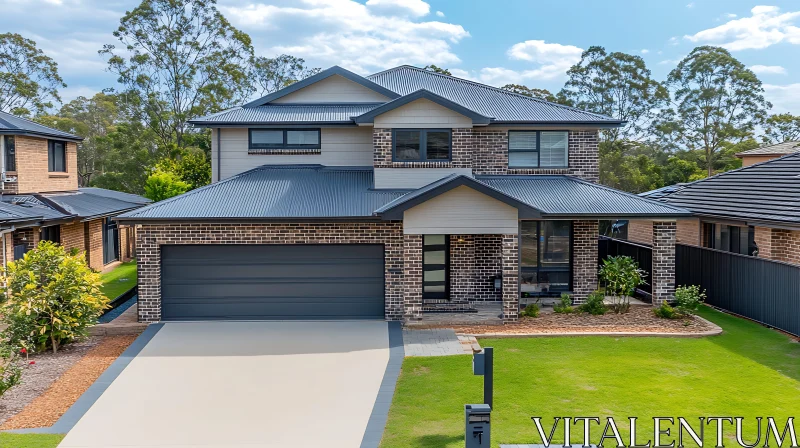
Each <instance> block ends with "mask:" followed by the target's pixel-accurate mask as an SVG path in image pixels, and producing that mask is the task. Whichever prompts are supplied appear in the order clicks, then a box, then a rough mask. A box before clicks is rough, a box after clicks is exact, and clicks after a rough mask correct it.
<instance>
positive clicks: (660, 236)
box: [650, 221, 678, 306]
mask: <svg viewBox="0 0 800 448" xmlns="http://www.w3.org/2000/svg"><path fill="white" fill-rule="evenodd" d="M677 227H678V226H677V224H676V223H675V221H663V222H661V221H654V222H653V272H652V273H651V274H650V275H651V278H650V283H651V285H652V291H653V305H654V306H660V305H661V304H662V303H664V302H667V301H671V300H672V299H674V298H675V234H676V233H677Z"/></svg>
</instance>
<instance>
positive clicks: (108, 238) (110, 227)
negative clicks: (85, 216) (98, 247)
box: [103, 218, 119, 264]
mask: <svg viewBox="0 0 800 448" xmlns="http://www.w3.org/2000/svg"><path fill="white" fill-rule="evenodd" d="M115 260H119V228H117V223H116V221H112V220H110V219H108V218H104V219H103V264H108V263H111V262H112V261H115Z"/></svg>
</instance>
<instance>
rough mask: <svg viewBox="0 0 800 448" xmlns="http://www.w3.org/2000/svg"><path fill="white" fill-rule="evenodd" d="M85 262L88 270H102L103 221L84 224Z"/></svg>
mask: <svg viewBox="0 0 800 448" xmlns="http://www.w3.org/2000/svg"><path fill="white" fill-rule="evenodd" d="M84 238H85V247H84V250H85V251H86V262H87V264H88V265H89V267H90V268H92V269H94V270H97V271H101V270H103V220H102V219H95V220H92V221H89V222H86V223H84Z"/></svg>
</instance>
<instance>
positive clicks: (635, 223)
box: [628, 218, 702, 246]
mask: <svg viewBox="0 0 800 448" xmlns="http://www.w3.org/2000/svg"><path fill="white" fill-rule="evenodd" d="M675 237H676V240H677V242H678V243H680V244H686V245H690V246H701V245H702V241H701V238H700V237H701V225H700V220H699V219H697V218H687V219H679V220H678V227H677V231H676V234H675ZM628 241H633V242H635V243H641V244H653V221H648V220H642V219H635V220H631V221H629V222H628Z"/></svg>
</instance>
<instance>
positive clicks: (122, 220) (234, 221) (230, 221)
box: [114, 216, 385, 225]
mask: <svg viewBox="0 0 800 448" xmlns="http://www.w3.org/2000/svg"><path fill="white" fill-rule="evenodd" d="M114 221H116V222H118V223H121V224H128V225H134V224H144V225H147V224H153V225H158V224H206V223H210V224H270V223H275V224H302V223H320V222H322V223H326V222H357V223H360V222H384V221H385V220H383V219H381V218H379V217H375V216H351V217H347V216H344V217H313V218H310V217H306V218H219V217H216V218H140V217H135V216H131V217H123V216H118V217H116V218H114Z"/></svg>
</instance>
